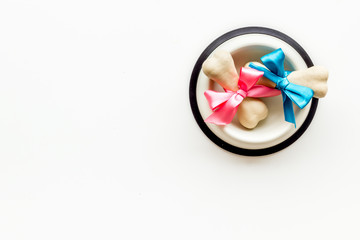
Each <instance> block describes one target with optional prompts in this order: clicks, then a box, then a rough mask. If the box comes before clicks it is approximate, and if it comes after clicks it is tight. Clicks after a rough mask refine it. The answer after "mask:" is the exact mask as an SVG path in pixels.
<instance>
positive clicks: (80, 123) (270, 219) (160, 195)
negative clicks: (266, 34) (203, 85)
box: [0, 0, 360, 240]
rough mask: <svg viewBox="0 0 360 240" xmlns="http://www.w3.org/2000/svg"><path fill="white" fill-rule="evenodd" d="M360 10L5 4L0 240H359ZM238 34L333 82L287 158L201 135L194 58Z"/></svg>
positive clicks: (0, 10)
mask: <svg viewBox="0 0 360 240" xmlns="http://www.w3.org/2000/svg"><path fill="white" fill-rule="evenodd" d="M358 10H359V7H358V4H357V1H352V2H350V1H344V0H341V1H340V0H338V1H323V2H320V1H299V2H296V3H295V2H291V1H275V0H274V1H260V0H258V1H240V0H238V1H226V0H224V1H216V2H215V1H213V2H212V1H189V2H184V1H176V2H172V1H165V0H164V1H145V0H143V1H119V0H117V1H115V0H114V1H110V0H102V1H91V0H90V1H89V0H87V1H85V0H84V1H81V0H62V1H47V0H43V1H41V0H36V1H28V0H22V1H21V0H1V1H0V239H4V240H12V239H26V240H28V239H34V240H45V239H46V240H48V239H51V240H54V239H90V240H91V239H107V240H108V239H157V240H158V239H207V240H210V239H251V240H255V239H256V240H257V239H259V240H260V239H276V240H285V239H286V240H287V239H359V238H360V230H359V225H360V190H359V185H360V157H359V154H358V150H359V140H358V136H359V134H360V127H359V123H358V121H359V118H360V108H359V103H358V92H359V74H358V67H356V66H357V65H358V64H359V58H358V56H359V55H360V50H359V49H360V48H359V43H360V34H359V33H360V30H359V23H360V17H359V12H358ZM245 26H264V27H270V28H274V29H277V30H279V31H282V32H284V33H285V34H287V35H289V36H290V37H292V38H294V39H295V40H296V41H297V42H298V43H300V44H301V45H302V46H303V47H304V49H305V50H306V51H307V52H308V54H309V55H310V57H311V58H312V60H313V62H314V63H315V64H317V65H323V66H326V67H327V68H328V69H329V70H330V78H329V93H328V95H327V96H326V98H324V99H321V100H320V103H319V108H318V111H317V112H316V115H315V118H314V120H313V122H312V124H311V125H310V127H309V129H308V130H307V131H306V132H305V134H304V135H303V136H302V137H301V138H300V139H299V140H298V141H297V142H295V143H294V144H293V145H291V146H290V147H288V148H286V149H284V150H283V151H281V152H278V153H276V154H273V155H269V156H265V157H257V158H251V157H243V156H239V155H235V154H231V153H229V152H226V151H225V150H223V149H221V148H219V147H217V146H216V145H215V144H213V143H212V142H211V141H210V140H209V139H208V138H207V137H206V136H205V135H204V134H203V133H202V132H201V130H200V129H199V127H198V126H197V124H196V122H195V120H194V118H193V116H192V113H191V109H190V104H189V99H188V87H189V81H190V75H191V71H192V68H193V66H194V64H195V62H196V60H197V58H198V57H199V55H200V54H201V52H202V51H203V50H204V49H205V48H206V47H207V46H208V44H210V43H211V42H212V41H213V40H214V39H216V38H217V37H219V36H220V35H222V34H224V33H226V32H228V31H230V30H233V29H236V28H239V27H245Z"/></svg>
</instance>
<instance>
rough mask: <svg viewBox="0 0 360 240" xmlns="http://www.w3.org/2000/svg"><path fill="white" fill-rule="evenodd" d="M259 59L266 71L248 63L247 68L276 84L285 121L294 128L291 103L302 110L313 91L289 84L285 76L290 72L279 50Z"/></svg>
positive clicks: (283, 55)
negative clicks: (256, 71) (280, 96)
mask: <svg viewBox="0 0 360 240" xmlns="http://www.w3.org/2000/svg"><path fill="white" fill-rule="evenodd" d="M260 59H261V61H262V62H263V64H264V65H265V66H266V67H267V68H268V69H267V68H264V67H261V66H258V65H255V64H253V63H250V65H249V67H251V68H254V69H256V70H259V71H262V72H264V77H266V78H268V79H269V80H271V81H272V82H274V83H275V84H276V88H277V89H279V90H280V91H281V95H282V98H283V108H284V115H285V121H287V122H290V123H293V124H294V125H295V127H296V122H295V114H294V109H293V105H292V102H294V103H295V104H296V105H297V106H298V107H299V108H301V109H303V108H304V107H305V106H306V105H307V104H308V103H309V102H310V100H311V98H312V97H313V95H314V91H313V90H312V89H311V88H308V87H304V86H301V85H297V84H294V83H291V82H289V80H288V79H287V76H288V75H289V74H290V73H291V71H285V69H284V60H285V54H284V52H283V51H282V49H281V48H279V49H277V50H275V51H273V52H271V53H269V54H267V55H264V56H263V57H261V58H260Z"/></svg>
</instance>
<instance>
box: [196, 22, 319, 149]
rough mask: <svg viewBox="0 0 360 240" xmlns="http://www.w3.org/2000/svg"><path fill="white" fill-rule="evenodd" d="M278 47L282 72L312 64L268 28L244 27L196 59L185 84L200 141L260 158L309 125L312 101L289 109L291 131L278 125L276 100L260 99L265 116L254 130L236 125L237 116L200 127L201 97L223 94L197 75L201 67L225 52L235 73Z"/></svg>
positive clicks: (204, 105)
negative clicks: (201, 135)
mask: <svg viewBox="0 0 360 240" xmlns="http://www.w3.org/2000/svg"><path fill="white" fill-rule="evenodd" d="M278 48H282V50H283V51H284V53H285V56H286V57H285V63H284V67H285V70H289V71H294V70H300V69H306V68H308V67H311V66H313V63H312V61H311V59H310V57H309V56H308V54H307V53H306V52H305V50H304V49H303V48H302V47H301V46H300V45H299V44H298V43H297V42H295V40H293V39H292V38H290V37H289V36H287V35H285V34H283V33H281V32H279V31H276V30H274V29H270V28H263V27H246V28H239V29H236V30H233V31H231V32H228V33H226V34H224V35H222V36H220V37H219V38H217V39H216V40H214V41H213V42H212V43H211V44H210V45H209V46H208V47H207V48H206V49H205V50H204V51H203V53H202V54H201V55H200V57H199V59H198V60H197V62H196V64H195V66H194V69H193V72H192V75H191V79H190V88H189V95H190V104H191V109H192V112H193V115H194V118H195V120H196V122H197V123H198V125H199V127H200V128H201V130H202V131H203V132H204V133H205V134H206V136H207V137H208V138H209V139H210V140H212V141H213V142H214V143H215V144H217V145H218V146H220V147H221V148H223V149H225V150H227V151H230V152H233V153H236V154H240V155H247V156H261V155H266V154H271V153H275V152H277V151H280V150H282V149H284V148H286V147H288V146H290V145H291V144H292V143H293V142H295V141H296V140H297V139H298V138H299V137H300V136H301V135H302V134H303V133H304V132H305V131H306V129H307V128H308V126H309V125H310V123H311V121H312V119H313V117H314V114H315V112H316V108H317V105H318V99H317V98H312V100H311V101H310V102H309V104H308V105H307V106H306V107H305V108H303V109H299V108H298V107H297V106H296V105H295V104H293V107H294V113H295V119H296V127H295V126H294V125H293V124H291V123H288V122H286V121H285V120H284V113H283V105H282V97H281V95H280V96H276V97H269V98H261V99H262V100H263V101H264V103H265V104H266V105H267V107H268V109H269V114H268V117H267V118H266V119H265V120H262V121H260V122H259V124H258V126H257V127H256V128H254V129H251V130H250V129H246V128H244V127H243V126H241V125H240V123H239V122H238V119H237V117H234V119H233V121H232V122H231V123H230V124H228V125H225V126H218V125H215V124H211V123H205V122H204V119H206V118H207V117H208V116H209V115H210V114H211V113H212V110H211V109H210V107H209V105H208V102H207V100H206V98H205V96H204V92H205V90H208V89H211V90H215V91H223V90H222V87H221V86H220V85H218V84H217V83H215V82H214V81H212V80H211V79H209V78H208V77H207V76H206V75H205V74H204V73H203V72H202V71H201V67H202V63H203V62H204V61H205V60H206V59H207V58H208V57H209V56H211V55H212V54H213V53H214V52H215V51H216V50H218V49H222V50H227V51H229V52H230V53H231V55H232V57H233V59H234V63H235V66H236V69H237V70H238V71H239V70H240V68H241V67H242V66H244V65H245V64H246V63H247V62H250V61H257V62H261V61H260V58H261V57H262V56H263V55H265V54H268V53H270V52H272V51H274V50H276V49H278Z"/></svg>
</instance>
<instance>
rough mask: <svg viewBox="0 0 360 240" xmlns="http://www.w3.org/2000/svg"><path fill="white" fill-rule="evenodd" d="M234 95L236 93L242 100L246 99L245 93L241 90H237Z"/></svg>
mask: <svg viewBox="0 0 360 240" xmlns="http://www.w3.org/2000/svg"><path fill="white" fill-rule="evenodd" d="M236 93H237V95H238V96H241V97H242V98H246V96H247V92H245V91H244V90H242V89H239V90H237V92H236Z"/></svg>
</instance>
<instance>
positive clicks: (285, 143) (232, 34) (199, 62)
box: [189, 27, 319, 156]
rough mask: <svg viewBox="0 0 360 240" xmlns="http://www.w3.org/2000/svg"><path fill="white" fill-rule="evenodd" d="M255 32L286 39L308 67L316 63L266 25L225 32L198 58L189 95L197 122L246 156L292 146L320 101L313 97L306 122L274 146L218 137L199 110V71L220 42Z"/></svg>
mask: <svg viewBox="0 0 360 240" xmlns="http://www.w3.org/2000/svg"><path fill="white" fill-rule="evenodd" d="M254 33H255V34H266V35H270V36H273V37H276V38H279V39H281V40H283V41H285V42H286V43H288V44H289V45H291V46H292V47H293V48H294V49H295V50H296V51H297V52H298V53H299V54H300V55H301V57H302V58H303V59H304V61H305V63H306V65H307V66H308V67H311V66H314V64H313V62H312V61H311V59H310V57H309V55H308V54H307V53H306V52H305V50H304V49H303V48H302V47H301V46H300V45H299V44H298V43H297V42H296V41H295V40H294V39H292V38H290V37H289V36H287V35H285V34H284V33H282V32H279V31H277V30H274V29H271V28H264V27H244V28H239V29H235V30H233V31H230V32H228V33H225V34H224V35H222V36H220V37H219V38H217V39H215V40H214V41H213V42H212V43H211V44H210V45H209V46H208V47H207V48H206V49H205V50H204V51H203V52H202V54H201V55H200V57H199V58H198V60H197V61H196V63H195V66H194V69H193V71H192V74H191V79H190V86H189V97H190V106H191V110H192V113H193V115H194V117H195V120H196V122H197V124H198V125H199V127H200V129H201V130H202V131H203V132H204V133H205V135H206V136H207V137H208V138H209V139H210V140H211V141H213V142H214V143H215V144H216V145H218V146H219V147H221V148H223V149H225V150H227V151H229V152H232V153H236V154H240V155H244V156H263V155H268V154H272V153H275V152H278V151H280V150H282V149H284V148H286V147H288V146H290V145H291V144H292V143H294V142H295V141H296V140H297V139H299V138H300V137H301V135H303V133H304V132H305V131H306V129H307V128H308V127H309V125H310V123H311V121H312V119H313V118H314V115H315V112H316V108H317V106H318V101H319V100H318V99H317V98H313V99H312V101H311V106H310V111H309V113H308V115H307V117H306V119H305V121H304V123H303V124H302V125H301V127H300V128H299V129H298V130H297V131H296V132H295V133H294V134H293V135H291V136H290V137H289V138H288V139H286V140H285V141H283V142H281V143H279V144H277V145H274V146H272V147H269V148H262V149H245V148H239V147H236V146H233V145H231V144H229V143H227V142H225V141H223V140H222V139H220V138H219V137H217V136H216V135H215V134H214V133H213V132H212V131H211V130H210V129H209V128H208V127H207V125H206V123H205V122H204V120H203V118H202V117H201V114H200V110H199V107H198V104H197V101H196V84H197V79H198V76H199V73H200V71H201V67H202V63H203V62H204V61H205V60H206V59H207V57H208V56H209V55H210V54H211V53H212V52H213V51H214V50H215V49H216V48H217V47H218V46H219V45H220V44H222V43H224V42H225V41H227V40H229V39H231V38H234V37H237V36H240V35H244V34H254Z"/></svg>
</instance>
